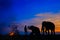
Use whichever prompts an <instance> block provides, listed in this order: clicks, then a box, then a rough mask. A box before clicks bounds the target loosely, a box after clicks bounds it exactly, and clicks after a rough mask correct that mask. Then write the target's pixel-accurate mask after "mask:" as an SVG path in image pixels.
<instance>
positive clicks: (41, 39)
mask: <svg viewBox="0 0 60 40" xmlns="http://www.w3.org/2000/svg"><path fill="white" fill-rule="evenodd" d="M0 40H60V35H39V36H36V35H35V36H32V35H28V36H27V35H14V36H9V35H0Z"/></svg>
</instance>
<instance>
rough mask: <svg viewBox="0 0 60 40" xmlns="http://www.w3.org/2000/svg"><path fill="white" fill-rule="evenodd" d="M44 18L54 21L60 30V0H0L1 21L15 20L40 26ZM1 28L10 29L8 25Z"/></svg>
mask: <svg viewBox="0 0 60 40" xmlns="http://www.w3.org/2000/svg"><path fill="white" fill-rule="evenodd" d="M44 20H48V21H52V22H53V23H54V24H55V25H56V32H60V0H0V23H2V22H3V23H5V24H6V25H7V24H10V23H12V22H15V23H20V24H23V25H24V24H26V25H35V26H38V27H39V28H40V27H41V23H42V21H44ZM0 28H7V30H9V28H8V27H7V26H3V27H1V26H0ZM18 28H19V29H18V30H21V31H22V29H23V27H21V26H19V27H18Z"/></svg>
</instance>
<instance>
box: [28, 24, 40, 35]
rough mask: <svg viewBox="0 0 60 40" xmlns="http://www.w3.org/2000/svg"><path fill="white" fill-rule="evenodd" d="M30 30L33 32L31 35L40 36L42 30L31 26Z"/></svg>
mask: <svg viewBox="0 0 60 40" xmlns="http://www.w3.org/2000/svg"><path fill="white" fill-rule="evenodd" d="M28 28H29V29H30V30H32V33H31V35H37V36H38V35H40V30H39V28H37V27H35V26H33V25H32V26H29V27H28Z"/></svg>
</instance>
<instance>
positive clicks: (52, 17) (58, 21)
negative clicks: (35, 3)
mask: <svg viewBox="0 0 60 40" xmlns="http://www.w3.org/2000/svg"><path fill="white" fill-rule="evenodd" d="M34 16H35V17H34V18H31V19H27V20H24V21H23V22H22V24H26V25H35V26H37V27H39V28H41V25H42V22H43V21H51V22H53V23H54V24H55V26H56V30H58V27H59V28H60V12H58V13H52V12H46V13H38V14H36V15H34Z"/></svg>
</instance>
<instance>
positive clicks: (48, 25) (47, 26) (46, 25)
mask: <svg viewBox="0 0 60 40" xmlns="http://www.w3.org/2000/svg"><path fill="white" fill-rule="evenodd" d="M41 30H42V32H43V34H44V32H45V33H46V34H47V33H48V34H49V33H50V31H51V34H55V25H54V23H52V22H49V21H43V22H42V28H41Z"/></svg>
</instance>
